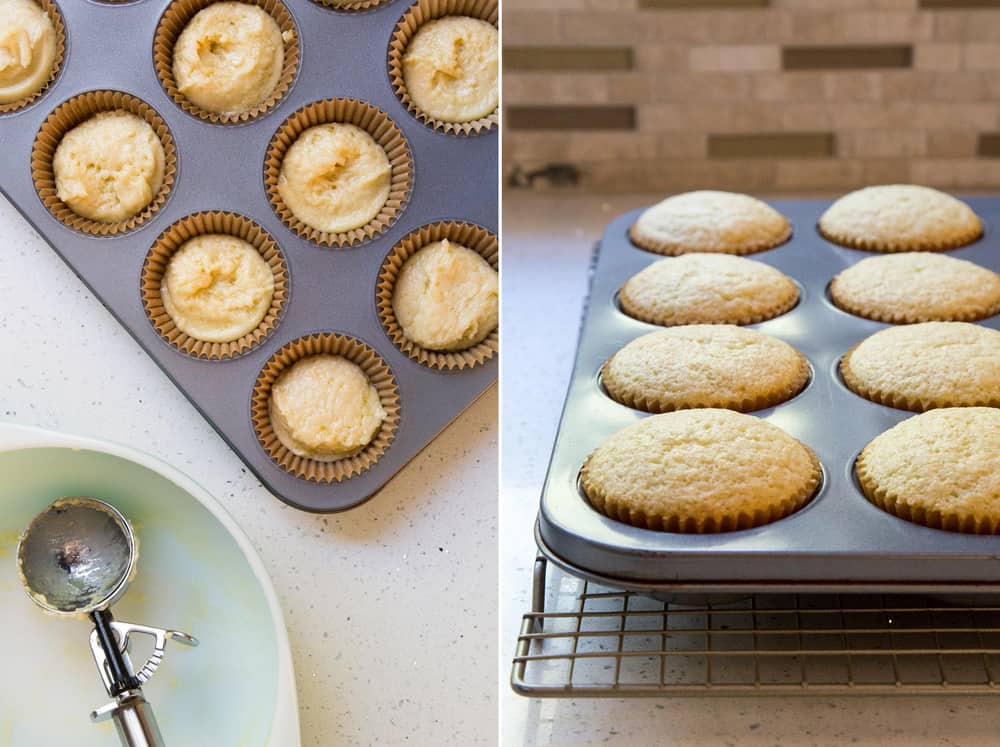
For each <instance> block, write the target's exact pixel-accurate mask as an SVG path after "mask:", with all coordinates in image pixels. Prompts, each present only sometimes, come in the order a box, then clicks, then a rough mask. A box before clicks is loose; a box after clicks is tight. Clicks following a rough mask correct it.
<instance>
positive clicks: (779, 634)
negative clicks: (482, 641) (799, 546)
mask: <svg viewBox="0 0 1000 747" xmlns="http://www.w3.org/2000/svg"><path fill="white" fill-rule="evenodd" d="M546 565H547V561H546V560H545V559H544V558H541V557H540V558H539V559H538V560H537V561H536V565H535V578H534V588H533V601H532V605H533V607H534V609H533V610H532V611H531V612H528V613H527V614H525V615H524V617H523V620H522V623H521V630H520V635H519V636H518V640H517V648H516V653H515V657H514V665H513V670H512V673H511V685H512V686H513V688H514V690H515V691H516V692H518V693H520V694H522V695H527V696H531V697H608V696H611V697H625V696H643V695H645V696H657V695H672V696H683V695H689V696H706V695H795V694H802V695H850V694H857V695H865V694H869V695H886V694H894V693H895V694H900V695H913V694H921V693H925V694H938V695H940V694H942V693H945V692H947V693H954V694H963V695H970V694H988V693H996V692H998V691H1000V688H998V686H997V683H996V673H997V672H998V671H1000V669H998V668H997V665H998V663H1000V606H964V605H953V604H948V603H946V602H944V601H942V600H940V599H935V598H929V597H923V596H912V595H873V594H864V595H857V596H854V595H845V594H816V595H808V594H797V595H793V594H781V595H779V594H771V595H755V596H753V597H749V598H746V599H743V600H732V599H730V600H729V601H721V602H710V603H701V604H697V605H679V604H675V603H673V602H662V601H658V600H656V599H653V598H650V597H647V596H644V595H640V594H635V593H632V592H623V591H619V590H615V589H609V588H605V587H603V586H599V585H597V584H595V583H592V582H589V581H584V580H582V579H579V578H576V577H575V576H572V575H569V574H566V573H564V572H563V571H561V570H559V569H557V568H554V567H552V568H551V569H549V570H548V572H547V569H546Z"/></svg>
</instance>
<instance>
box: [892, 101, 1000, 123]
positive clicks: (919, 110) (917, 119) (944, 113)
mask: <svg viewBox="0 0 1000 747" xmlns="http://www.w3.org/2000/svg"><path fill="white" fill-rule="evenodd" d="M998 111H1000V108H998V107H997V105H996V104H993V103H986V104H983V103H975V104H974V103H965V102H961V103H952V102H936V101H918V102H915V103H914V104H913V118H912V120H911V121H910V124H909V126H910V127H926V128H927V129H936V130H944V129H949V128H952V127H954V125H955V123H956V122H961V123H962V126H963V127H968V128H970V129H981V130H991V129H993V128H994V127H996V126H997V122H998V116H997V115H998Z"/></svg>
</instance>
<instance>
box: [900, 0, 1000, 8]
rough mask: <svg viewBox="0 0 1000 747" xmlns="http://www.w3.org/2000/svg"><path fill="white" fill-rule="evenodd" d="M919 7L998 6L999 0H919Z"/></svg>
mask: <svg viewBox="0 0 1000 747" xmlns="http://www.w3.org/2000/svg"><path fill="white" fill-rule="evenodd" d="M920 7H921V8H932V9H933V8H1000V0H920Z"/></svg>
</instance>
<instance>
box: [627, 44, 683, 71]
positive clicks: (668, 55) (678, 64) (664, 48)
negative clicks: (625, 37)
mask: <svg viewBox="0 0 1000 747" xmlns="http://www.w3.org/2000/svg"><path fill="white" fill-rule="evenodd" d="M634 50H635V66H636V68H637V69H639V70H644V71H648V72H652V73H657V74H658V73H660V72H662V71H680V70H684V71H686V70H687V69H688V57H689V56H690V49H689V48H688V47H686V46H684V45H683V44H640V45H637V46H636V47H634Z"/></svg>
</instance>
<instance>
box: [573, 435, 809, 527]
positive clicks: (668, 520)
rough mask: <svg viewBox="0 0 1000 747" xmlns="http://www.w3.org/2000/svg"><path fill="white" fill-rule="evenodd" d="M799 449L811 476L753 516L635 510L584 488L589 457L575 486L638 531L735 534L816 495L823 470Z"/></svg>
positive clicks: (771, 519) (602, 509)
mask: <svg viewBox="0 0 1000 747" xmlns="http://www.w3.org/2000/svg"><path fill="white" fill-rule="evenodd" d="M801 446H802V448H804V449H805V450H806V451H807V452H808V453H809V458H810V460H811V461H812V464H813V473H812V474H811V475H810V477H809V479H808V480H806V482H805V483H804V485H803V486H802V489H801V490H800V491H798V492H797V493H795V494H794V495H791V496H789V497H788V498H786V499H784V500H783V501H781V502H780V503H778V504H775V505H773V506H763V507H761V508H759V509H757V510H756V511H754V512H753V513H752V514H751V513H747V512H741V513H740V514H737V515H732V514H715V515H712V514H703V515H700V516H695V515H681V514H663V515H659V514H658V515H652V514H648V513H646V512H645V511H642V510H636V509H634V508H632V507H630V506H629V505H628V497H627V496H624V497H622V496H612V495H609V494H608V493H606V492H605V491H603V490H600V489H598V488H596V487H595V486H593V485H591V486H588V485H587V465H588V464H589V463H590V457H589V456H588V457H587V461H586V462H584V464H583V468H582V469H581V470H580V477H579V480H578V484H579V488H580V493H581V495H582V496H583V498H584V499H585V500H586V501H587V502H588V503H590V505H591V506H593V507H594V508H595V509H596V510H597V511H600V512H601V513H602V514H604V515H605V516H608V517H610V518H612V519H614V520H615V521H620V522H622V523H624V524H630V525H631V526H635V527H639V528H641V529H652V530H654V531H658V532H674V533H678V534H718V533H721V532H734V531H737V530H740V529H753V528H754V527H759V526H763V525H764V524H771V523H772V522H775V521H778V520H779V519H784V518H785V517H786V516H790V515H791V514H793V513H795V512H796V511H798V510H799V509H800V508H802V507H803V506H805V505H806V504H807V503H809V501H811V500H812V499H813V497H814V496H815V495H816V494H817V493H818V492H819V488H820V483H821V482H822V477H823V469H822V467H821V466H820V462H819V459H818V458H817V456H816V454H815V452H813V450H812V449H810V448H809V447H808V446H806V445H805V444H801Z"/></svg>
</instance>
